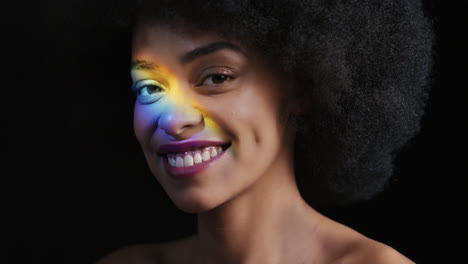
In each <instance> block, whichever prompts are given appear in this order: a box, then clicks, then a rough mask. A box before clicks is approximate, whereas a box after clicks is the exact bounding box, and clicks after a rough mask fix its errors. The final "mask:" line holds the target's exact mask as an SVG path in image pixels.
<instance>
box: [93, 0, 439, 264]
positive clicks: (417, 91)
mask: <svg viewBox="0 0 468 264" xmlns="http://www.w3.org/2000/svg"><path fill="white" fill-rule="evenodd" d="M137 14H138V17H137V20H136V23H135V25H134V29H135V31H134V38H133V48H132V65H131V77H132V80H133V87H132V89H133V91H134V92H135V95H136V103H135V112H134V113H135V114H134V130H135V135H136V137H137V139H138V141H139V143H140V144H141V147H142V150H143V152H144V154H145V157H146V161H147V163H148V166H149V167H150V169H151V171H152V173H153V174H154V176H155V177H156V179H157V180H158V181H159V183H160V184H161V185H162V187H163V188H164V190H165V191H166V192H167V194H168V195H169V197H170V198H171V200H172V201H173V202H174V204H175V205H176V206H177V207H178V208H179V209H181V210H183V211H185V212H189V213H195V214H197V215H198V231H197V234H196V235H194V236H192V237H188V238H186V239H183V240H178V241H174V242H170V243H164V244H155V245H152V244H151V245H148V244H142V245H135V246H131V247H126V248H123V249H120V250H118V251H116V252H114V253H112V254H110V255H108V256H106V257H104V258H103V259H101V260H100V261H99V262H98V264H107V263H114V264H115V263H139V264H144V263H205V264H207V263H268V264H274V263H413V262H412V261H411V260H410V259H408V258H407V257H405V256H403V255H402V254H400V253H399V252H398V251H396V250H395V249H393V248H392V247H390V246H388V245H385V244H382V243H380V242H378V241H375V240H373V239H370V238H368V237H366V236H364V235H363V234H360V233H359V232H357V231H355V230H352V229H351V228H349V227H346V226H344V225H342V224H340V223H337V222H335V221H333V220H331V219H329V218H327V217H325V216H324V215H322V214H320V213H319V212H318V211H317V210H315V209H314V208H313V207H315V206H326V205H331V204H345V203H349V202H352V201H357V200H362V199H370V198H372V197H373V196H374V195H375V194H376V193H378V192H379V191H381V190H382V188H383V186H384V184H385V183H386V182H387V181H388V179H389V177H390V176H391V174H392V162H393V160H394V157H395V155H396V153H397V152H398V150H399V149H400V148H401V147H402V146H403V145H404V144H405V143H406V142H408V140H409V139H410V138H411V137H413V136H414V135H415V134H416V133H417V132H418V130H419V120H420V118H421V116H422V115H423V110H424V106H425V102H426V97H427V90H428V89H427V88H428V76H429V72H430V68H431V45H432V35H431V30H430V27H429V23H428V22H427V20H426V18H425V17H424V15H423V11H422V7H421V3H419V2H416V1H409V0H401V1H370V0H369V1H346V2H345V1H313V0H311V1H295V2H291V1H261V2H259V1H233V2H232V3H231V2H230V1H204V2H203V3H193V1H192V2H190V1H147V2H142V3H140V5H139V6H138V9H137ZM305 186H307V187H305ZM299 187H301V190H300V189H299ZM302 188H306V189H307V192H305V191H302V190H303V189H302ZM304 197H307V201H308V202H306V201H305V200H304Z"/></svg>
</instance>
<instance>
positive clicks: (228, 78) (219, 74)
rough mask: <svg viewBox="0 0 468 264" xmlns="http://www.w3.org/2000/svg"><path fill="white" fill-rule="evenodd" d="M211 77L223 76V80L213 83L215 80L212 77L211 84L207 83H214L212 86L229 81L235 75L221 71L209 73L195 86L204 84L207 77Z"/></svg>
mask: <svg viewBox="0 0 468 264" xmlns="http://www.w3.org/2000/svg"><path fill="white" fill-rule="evenodd" d="M213 77H223V78H224V80H222V81H221V82H220V83H215V81H214V80H213V79H211V82H212V84H209V85H214V86H217V85H222V84H223V83H225V82H229V81H232V80H234V79H235V77H234V76H233V75H231V74H226V73H221V72H220V73H211V74H208V75H207V76H205V77H204V78H203V79H202V80H201V82H200V83H199V84H198V85H197V86H204V83H205V82H206V81H207V80H208V79H209V78H213ZM205 85H206V84H205Z"/></svg>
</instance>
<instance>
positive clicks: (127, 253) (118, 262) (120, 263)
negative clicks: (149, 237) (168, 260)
mask: <svg viewBox="0 0 468 264" xmlns="http://www.w3.org/2000/svg"><path fill="white" fill-rule="evenodd" d="M160 247H161V246H160V245H158V244H138V245H132V246H126V247H123V248H120V249H117V250H116V251H114V252H112V253H110V254H108V255H106V256H104V257H103V258H101V259H100V260H98V262H96V264H134V263H135V264H137V263H138V264H159V263H161V262H160V261H159V260H158V259H159V248H160Z"/></svg>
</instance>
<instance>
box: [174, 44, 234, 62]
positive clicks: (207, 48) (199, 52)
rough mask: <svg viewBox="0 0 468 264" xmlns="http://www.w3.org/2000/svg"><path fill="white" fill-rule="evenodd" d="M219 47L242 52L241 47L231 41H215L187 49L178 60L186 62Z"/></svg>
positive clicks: (219, 48)
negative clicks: (190, 49)
mask: <svg viewBox="0 0 468 264" xmlns="http://www.w3.org/2000/svg"><path fill="white" fill-rule="evenodd" d="M221 49H230V50H233V51H236V52H240V53H242V49H241V48H240V47H239V46H237V45H235V44H233V43H231V42H226V41H217V42H213V43H210V44H207V45H205V46H201V47H199V48H196V49H194V50H192V51H189V52H188V53H186V54H185V55H184V56H182V58H180V62H181V63H182V64H187V63H189V62H191V61H193V60H195V59H197V58H199V57H201V56H205V55H208V54H210V53H213V52H215V51H218V50H221Z"/></svg>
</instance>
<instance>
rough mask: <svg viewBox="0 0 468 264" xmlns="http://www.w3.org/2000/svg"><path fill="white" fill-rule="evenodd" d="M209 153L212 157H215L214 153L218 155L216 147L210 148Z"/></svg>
mask: <svg viewBox="0 0 468 264" xmlns="http://www.w3.org/2000/svg"><path fill="white" fill-rule="evenodd" d="M210 154H211V157H212V158H214V157H216V155H218V152H217V151H216V148H212V149H211V153H210Z"/></svg>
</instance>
